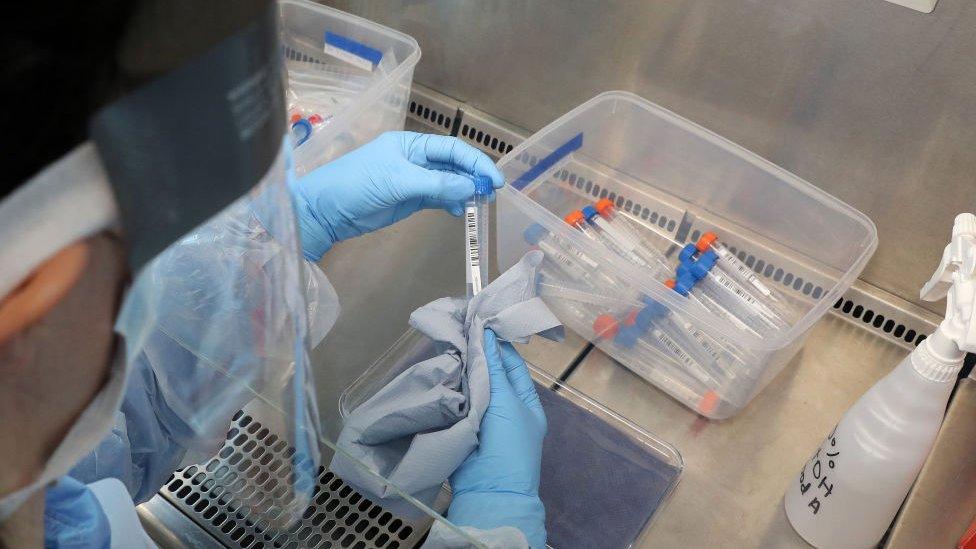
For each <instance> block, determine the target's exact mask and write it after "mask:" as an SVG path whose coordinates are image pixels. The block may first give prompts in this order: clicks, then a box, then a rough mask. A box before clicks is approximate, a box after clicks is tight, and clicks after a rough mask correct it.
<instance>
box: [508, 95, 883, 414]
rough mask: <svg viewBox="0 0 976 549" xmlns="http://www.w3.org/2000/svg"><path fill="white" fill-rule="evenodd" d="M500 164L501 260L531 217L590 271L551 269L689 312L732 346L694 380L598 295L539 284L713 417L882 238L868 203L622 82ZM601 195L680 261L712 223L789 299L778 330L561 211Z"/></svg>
mask: <svg viewBox="0 0 976 549" xmlns="http://www.w3.org/2000/svg"><path fill="white" fill-rule="evenodd" d="M499 168H500V169H501V170H502V172H503V174H504V175H505V179H506V180H507V181H509V182H510V185H507V186H506V187H505V188H503V189H501V190H500V191H499V193H498V197H497V201H496V204H497V206H496V208H497V223H496V225H495V226H496V228H497V233H496V238H495V242H496V244H497V245H496V250H497V257H496V259H497V265H498V268H499V270H501V271H504V270H505V269H507V268H508V267H510V266H511V265H513V264H514V263H515V262H516V261H518V259H519V258H520V257H521V256H522V255H523V254H524V253H525V252H526V251H528V250H529V249H532V248H533V247H535V244H534V243H533V239H532V238H527V236H526V234H527V233H526V230H527V229H529V228H530V227H533V226H537V227H541V229H542V230H541V232H542V234H544V235H546V236H545V238H547V239H553V241H554V242H556V243H558V244H559V245H560V246H563V247H564V248H565V249H568V250H571V251H572V252H573V254H582V255H583V256H585V257H586V258H588V259H589V260H590V263H585V262H583V263H579V265H577V266H581V267H583V268H585V269H588V270H589V272H590V273H591V274H592V275H593V276H592V277H589V279H588V280H586V281H583V282H581V281H580V280H579V279H575V280H574V279H571V278H569V277H563V278H560V276H561V275H560V272H558V270H554V271H553V272H549V273H548V275H549V276H548V277H547V280H548V281H549V282H551V283H553V284H555V285H561V284H562V285H565V286H567V287H570V288H575V289H576V290H579V289H582V290H583V293H588V294H593V295H597V296H604V297H605V296H608V295H609V296H610V297H611V298H612V299H611V300H610V301H608V303H609V302H613V301H614V300H615V302H616V303H620V302H627V301H628V300H629V301H630V302H634V301H635V297H634V296H638V297H637V299H636V300H637V301H639V300H640V299H641V298H643V297H647V298H649V299H652V300H653V301H655V302H657V303H659V304H661V305H663V306H664V307H666V308H667V309H668V310H669V311H670V314H674V315H677V316H676V318H680V319H681V321H682V322H686V323H687V324H688V328H687V329H688V330H689V332H691V333H695V334H699V335H701V334H704V335H703V336H702V337H704V338H705V339H706V340H707V341H709V342H712V343H714V344H717V345H718V346H719V347H720V348H721V349H722V350H723V351H728V353H727V358H724V359H723V363H722V367H723V368H724V370H723V372H720V373H721V374H722V376H720V377H718V378H716V379H715V380H708V381H707V382H703V381H701V380H700V379H699V380H696V379H695V377H694V375H693V374H697V372H689V371H688V369H687V368H686V365H683V364H682V363H681V362H680V361H679V360H677V359H676V358H675V356H674V355H673V354H668V353H665V352H660V351H659V350H658V349H655V348H647V346H645V347H644V348H642V349H641V350H640V352H637V351H635V348H634V347H633V345H630V346H627V345H623V344H621V343H620V342H619V338H615V337H608V336H607V335H606V332H605V331H604V330H603V329H602V328H601V324H600V323H599V322H597V317H599V316H600V315H601V314H602V311H601V305H599V304H597V305H596V306H591V305H581V304H580V300H579V299H575V298H572V299H571V298H570V297H571V296H570V297H567V295H566V293H565V292H563V293H562V294H559V293H558V292H557V293H556V294H555V295H549V296H544V299H546V301H547V303H549V305H550V307H551V308H552V309H553V311H554V312H555V313H556V314H557V315H558V316H559V317H560V319H561V320H562V321H563V322H564V323H565V324H566V325H567V326H569V327H571V328H572V329H574V330H575V331H577V332H578V333H579V334H580V335H582V336H583V337H586V338H587V339H589V340H590V341H593V342H594V343H595V344H596V345H597V346H598V347H599V348H600V349H601V350H603V351H604V352H606V353H608V354H609V355H611V356H612V357H614V358H615V359H616V360H617V361H618V362H619V363H620V364H622V365H623V366H625V367H627V368H629V369H631V370H633V371H634V372H635V373H637V374H638V375H640V376H642V377H643V378H645V379H646V380H648V381H649V382H650V383H653V384H654V385H657V386H658V387H660V388H661V389H663V390H665V391H666V392H668V393H669V394H670V395H671V396H673V397H674V398H676V399H678V400H679V401H681V402H682V403H684V404H685V405H686V406H688V407H689V408H691V409H693V410H695V411H696V412H698V413H700V414H702V415H705V416H707V417H710V418H726V417H729V416H731V415H733V414H735V413H736V412H738V411H739V410H741V409H742V408H743V407H744V406H745V405H746V404H747V403H748V402H749V401H750V400H751V399H752V398H753V397H754V396H755V394H756V393H757V392H758V391H759V390H761V389H762V388H763V387H764V386H765V385H766V384H768V383H769V381H770V380H771V379H772V378H773V377H774V376H775V375H776V374H777V373H778V372H779V371H780V370H782V368H783V367H784V366H785V365H786V363H787V362H789V360H790V359H791V358H792V357H793V355H794V354H795V353H796V352H797V351H798V350H799V348H800V347H801V346H802V344H803V341H804V339H805V337H806V335H807V333H808V331H809V330H810V328H811V327H812V326H813V324H814V323H815V322H816V321H817V320H818V319H820V317H821V316H823V314H824V313H825V312H826V311H827V308H828V307H830V306H831V305H832V304H833V302H834V301H836V300H837V299H838V298H839V297H840V296H841V295H842V294H843V293H844V292H845V291H846V290H847V288H848V287H849V286H850V285H851V283H852V282H853V281H854V280H855V279H856V278H857V276H858V275H859V274H860V272H861V270H862V269H863V268H864V265H865V264H866V263H867V261H868V259H870V257H871V255H872V254H873V252H874V249H875V248H876V246H877V231H876V229H875V227H874V224H873V223H872V222H871V220H870V219H868V218H867V217H866V216H865V215H864V214H862V213H861V212H859V211H857V210H855V209H854V208H852V207H850V206H848V205H847V204H844V203H843V202H841V201H840V200H838V199H836V198H834V197H832V196H830V195H828V194H826V193H824V192H823V191H821V190H819V189H817V188H816V187H814V186H813V185H811V184H809V183H807V182H806V181H803V180H802V179H800V178H798V177H796V176H795V175H793V174H791V173H789V172H787V171H785V170H783V169H782V168H779V167H777V166H775V165H773V164H772V163H770V162H768V161H766V160H764V159H762V158H759V157H758V156H756V155H754V154H752V153H750V152H749V151H747V150H745V149H743V148H741V147H739V146H737V145H735V144H733V143H731V142H729V141H727V140H725V139H723V138H721V137H719V136H717V135H715V134H713V133H711V132H709V131H708V130H706V129H704V128H702V127H700V126H697V125H695V124H693V123H691V122H689V121H687V120H685V119H683V118H681V117H679V116H677V115H675V114H674V113H672V112H670V111H667V110H665V109H663V108H661V107H659V106H657V105H654V104H653V103H651V102H649V101H647V100H645V99H642V98H640V97H638V96H636V95H633V94H630V93H626V92H607V93H604V94H601V95H599V96H597V97H595V98H593V99H592V100H590V101H588V102H587V103H585V104H583V105H581V106H580V107H578V108H576V109H574V110H573V111H572V112H570V113H568V114H566V115H564V116H563V117H561V118H560V119H558V120H557V121H555V122H553V123H552V124H550V125H548V126H546V127H545V128H543V129H542V130H540V131H539V132H538V133H536V134H535V135H533V136H532V137H530V138H529V139H527V140H526V141H525V142H523V143H522V144H521V145H519V146H518V147H516V148H515V149H514V150H512V151H511V152H510V153H509V154H507V155H506V156H505V157H504V158H502V159H501V161H500V162H499ZM600 199H608V200H610V201H612V202H613V203H614V205H615V206H616V209H617V211H618V213H619V215H622V216H624V217H625V218H626V220H627V221H628V223H629V224H630V225H631V226H633V227H635V228H636V229H637V230H638V231H639V232H640V233H641V234H642V237H646V238H647V239H648V240H649V241H660V240H662V239H663V240H664V241H672V242H673V243H676V245H674V244H671V245H670V246H671V248H670V249H668V246H661V251H662V253H665V252H666V253H669V254H670V255H669V256H668V257H669V260H671V261H673V262H675V263H676V261H677V259H676V256H677V250H680V246H681V245H683V244H687V243H695V242H696V241H698V239H699V237H700V236H701V235H703V234H704V233H706V232H707V231H712V232H715V233H716V234H718V236H719V239H720V241H721V242H722V243H723V244H725V245H726V246H727V247H729V249H730V251H731V252H732V253H733V254H734V255H735V256H736V257H737V258H738V259H739V260H740V261H741V262H742V263H743V264H744V265H746V266H747V267H748V268H749V269H751V270H752V271H753V272H754V273H755V274H756V275H757V276H758V277H759V278H760V280H762V281H764V283H765V284H767V285H769V286H770V287H772V288H774V289H775V290H776V292H778V293H779V294H780V295H781V296H783V298H784V299H785V300H786V301H787V302H788V304H789V311H790V314H789V316H788V318H787V319H786V321H787V322H786V325H785V326H784V327H783V328H782V329H779V330H776V331H774V332H770V333H755V332H750V331H747V330H745V329H742V328H741V327H740V326H738V325H736V324H734V323H733V322H731V321H729V320H728V319H727V318H724V317H722V316H721V315H718V314H714V313H712V312H710V311H709V310H707V309H704V308H702V307H700V306H698V305H697V304H696V303H694V302H693V301H690V300H689V298H686V297H683V296H681V295H679V294H678V293H676V292H674V291H673V290H671V289H669V288H668V287H667V286H665V285H664V284H663V281H662V280H660V279H659V278H658V277H656V276H652V275H651V274H650V273H649V272H648V270H645V269H641V268H640V267H638V266H637V265H636V264H634V263H632V262H630V261H627V260H624V259H622V258H621V257H620V255H619V254H615V253H613V251H612V250H610V249H608V248H607V247H606V246H601V245H600V244H599V243H598V242H594V241H593V240H589V239H587V238H584V237H583V235H582V233H581V232H580V231H579V230H577V229H575V228H573V227H571V226H569V225H568V224H567V223H566V222H564V221H563V217H564V216H565V215H566V214H568V213H570V212H572V211H574V210H578V209H580V208H582V207H584V206H586V205H592V204H594V203H595V202H597V201H599V200H600ZM535 234H536V235H538V234H539V230H538V229H536V233H535ZM544 251H545V250H544ZM573 254H569V255H571V256H573ZM547 257H549V254H548V253H547ZM601 274H606V275H608V276H609V277H611V278H612V279H614V280H618V281H623V288H622V289H621V288H609V287H607V286H604V285H602V284H601V283H600V282H599V280H600V279H601ZM594 280H596V281H597V282H594ZM604 305H606V304H604ZM607 308H609V307H607V306H604V307H603V309H607ZM723 357H726V354H725V353H724V352H723Z"/></svg>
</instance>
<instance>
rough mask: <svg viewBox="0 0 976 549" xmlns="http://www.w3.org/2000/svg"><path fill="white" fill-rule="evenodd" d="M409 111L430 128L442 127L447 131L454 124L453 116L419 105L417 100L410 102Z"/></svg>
mask: <svg viewBox="0 0 976 549" xmlns="http://www.w3.org/2000/svg"><path fill="white" fill-rule="evenodd" d="M409 111H410V115H411V116H413V117H414V118H416V119H417V120H420V121H421V122H424V123H426V124H428V125H430V126H440V127H443V128H444V129H446V130H450V129H451V124H453V123H454V118H453V116H454V115H453V114H451V115H447V114H444V113H442V112H438V111H437V109H433V108H431V107H429V106H427V105H424V104H423V103H419V102H417V100H416V99H414V100H411V101H410V107H409Z"/></svg>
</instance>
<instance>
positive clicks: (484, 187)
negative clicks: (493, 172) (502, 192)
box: [474, 175, 495, 196]
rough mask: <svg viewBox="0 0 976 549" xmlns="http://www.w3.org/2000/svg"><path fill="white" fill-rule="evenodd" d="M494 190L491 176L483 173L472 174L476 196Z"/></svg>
mask: <svg viewBox="0 0 976 549" xmlns="http://www.w3.org/2000/svg"><path fill="white" fill-rule="evenodd" d="M493 192H495V188H494V187H493V186H492V184H491V178H490V177H487V176H484V175H476V176H474V194H475V195H476V196H485V195H489V194H491V193H493Z"/></svg>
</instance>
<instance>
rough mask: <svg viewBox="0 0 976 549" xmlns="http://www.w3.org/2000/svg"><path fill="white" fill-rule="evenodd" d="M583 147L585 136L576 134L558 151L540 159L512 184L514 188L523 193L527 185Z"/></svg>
mask: <svg viewBox="0 0 976 549" xmlns="http://www.w3.org/2000/svg"><path fill="white" fill-rule="evenodd" d="M582 146H583V134H582V132H581V133H578V134H576V135H575V136H574V137H573V138H572V139H570V140H569V141H567V142H565V143H563V144H562V145H560V146H559V147H558V148H557V149H556V150H554V151H552V152H551V153H550V154H549V156H546V157H545V158H542V159H540V160H539V162H537V163H536V165H535V166H532V167H531V168H529V169H528V170H526V172H525V173H523V174H522V175H520V176H518V179H516V180H515V181H513V182H512V188H513V189H515V190H517V191H521V190H522V189H524V188H525V187H526V185H528V184H529V183H532V181H534V180H535V178H537V177H539V176H540V175H542V174H543V173H545V172H546V171H547V170H549V168H551V167H553V166H555V165H556V162H559V161H560V160H562V159H563V158H565V157H566V156H567V155H569V153H571V152H573V151H575V150H577V149H579V148H580V147H582Z"/></svg>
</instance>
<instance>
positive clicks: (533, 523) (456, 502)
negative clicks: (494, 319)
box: [447, 330, 546, 548]
mask: <svg viewBox="0 0 976 549" xmlns="http://www.w3.org/2000/svg"><path fill="white" fill-rule="evenodd" d="M485 356H486V357H487V358H488V375H489V379H490V383H491V403H490V404H489V405H488V410H487V411H486V412H485V415H484V417H483V418H482V419H481V434H480V443H479V446H478V449H477V450H475V451H474V452H472V453H471V455H469V456H468V457H467V459H465V460H464V463H462V464H461V466H460V467H458V469H457V471H455V472H454V474H453V475H451V489H452V491H453V496H454V497H453V499H452V500H451V507H450V509H449V510H448V515H447V518H448V519H449V520H450V521H451V522H453V523H454V524H456V525H458V526H472V527H474V528H479V529H481V530H490V529H493V528H498V527H501V526H514V527H516V528H518V529H519V530H521V531H522V533H524V534H525V537H526V539H527V540H528V542H529V545H530V546H531V547H535V548H542V547H545V545H546V526H545V507H543V505H542V500H541V499H539V476H540V472H541V467H542V439H543V438H545V436H546V414H545V412H544V411H543V410H542V402H540V401H539V394H538V393H536V390H535V385H534V383H533V382H532V376H531V375H530V374H529V370H528V368H527V367H526V365H525V361H524V360H523V359H522V357H521V356H519V354H518V351H516V350H515V349H514V348H513V347H512V345H511V344H510V343H502V344H501V345H500V346H499V344H498V340H497V338H496V337H495V334H494V332H492V331H491V330H485Z"/></svg>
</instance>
